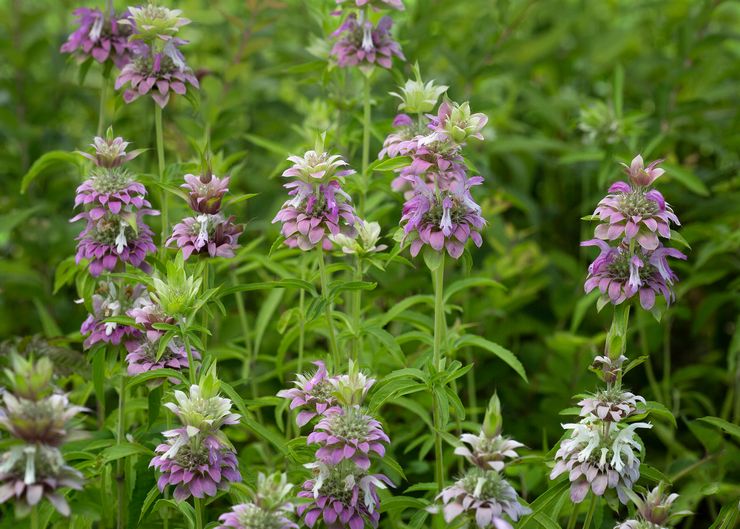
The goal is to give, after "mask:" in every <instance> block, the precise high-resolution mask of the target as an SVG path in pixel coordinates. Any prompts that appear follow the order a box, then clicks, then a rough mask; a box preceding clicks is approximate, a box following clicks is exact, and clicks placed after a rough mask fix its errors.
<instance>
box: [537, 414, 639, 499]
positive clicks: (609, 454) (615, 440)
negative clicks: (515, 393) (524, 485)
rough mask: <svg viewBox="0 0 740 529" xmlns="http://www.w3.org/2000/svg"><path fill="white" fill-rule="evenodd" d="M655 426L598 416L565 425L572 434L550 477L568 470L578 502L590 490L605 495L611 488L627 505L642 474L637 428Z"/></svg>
mask: <svg viewBox="0 0 740 529" xmlns="http://www.w3.org/2000/svg"><path fill="white" fill-rule="evenodd" d="M651 427H652V425H651V424H649V423H644V422H636V423H631V424H629V425H627V424H625V423H623V422H604V421H601V420H600V419H599V418H598V417H596V416H595V415H588V416H586V417H584V418H583V419H582V420H581V422H580V423H576V424H564V425H563V428H565V429H566V430H571V435H570V437H569V438H567V439H565V440H563V441H562V442H561V443H560V448H559V449H558V451H557V453H556V454H555V467H554V468H553V470H552V472H551V474H550V479H555V478H556V477H557V476H559V475H560V474H563V473H565V472H567V473H568V478H569V480H570V482H571V485H570V498H571V500H572V501H573V502H575V503H580V502H582V501H583V499H584V498H585V497H586V495H587V494H588V491H589V489H590V490H591V491H592V492H593V493H594V494H595V495H597V496H601V495H603V494H604V492H605V491H606V490H607V488H609V489H615V490H616V492H617V495H618V496H619V500H620V501H621V502H622V503H624V504H626V503H627V500H628V494H627V491H628V490H630V491H631V490H632V486H633V484H634V483H635V482H636V481H637V480H638V479H639V477H640V459H639V456H638V455H639V453H640V452H641V451H642V446H641V444H640V440H639V437H637V434H636V433H635V430H636V429H638V428H651Z"/></svg>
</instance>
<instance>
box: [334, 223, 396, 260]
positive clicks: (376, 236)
mask: <svg viewBox="0 0 740 529" xmlns="http://www.w3.org/2000/svg"><path fill="white" fill-rule="evenodd" d="M354 229H355V236H354V237H350V236H349V235H346V234H344V233H340V234H338V235H329V240H330V241H331V242H333V243H334V244H336V245H337V246H339V248H340V249H341V250H342V252H343V253H345V254H348V255H353V254H357V255H369V254H373V253H376V252H382V251H383V250H385V249H386V248H388V246H386V245H385V244H378V240H380V224H378V223H377V222H368V221H366V220H358V221H357V222H356V223H355V225H354Z"/></svg>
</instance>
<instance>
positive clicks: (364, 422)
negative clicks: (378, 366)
mask: <svg viewBox="0 0 740 529" xmlns="http://www.w3.org/2000/svg"><path fill="white" fill-rule="evenodd" d="M316 365H317V366H318V368H319V369H318V371H317V372H316V373H315V374H313V375H312V376H307V375H299V379H298V381H297V382H296V387H295V388H293V389H290V390H284V391H281V392H280V393H278V395H279V396H281V397H284V398H289V399H291V409H294V408H298V407H304V408H307V409H304V410H302V411H301V414H299V416H298V424H299V425H304V424H306V423H307V422H308V421H310V420H311V419H312V418H314V417H316V416H320V419H319V421H318V422H317V423H316V424H315V425H314V429H313V432H312V433H311V434H310V435H309V436H308V439H307V442H308V444H309V445H318V449H317V450H316V461H315V462H314V463H309V464H307V465H306V467H307V468H309V469H311V470H312V471H313V477H312V478H311V479H309V480H307V481H306V482H305V483H304V484H303V490H302V491H301V492H299V493H298V496H299V497H302V498H307V499H310V502H309V503H304V504H302V505H300V506H299V507H298V514H299V515H301V516H302V517H303V520H304V522H305V523H306V525H308V526H309V527H314V526H315V525H316V524H317V523H318V522H319V521H320V520H322V521H323V522H324V524H325V525H326V527H327V528H328V529H340V528H350V529H361V528H362V527H365V524H366V523H369V524H370V525H372V526H373V527H377V525H378V521H379V519H380V512H379V501H380V500H379V499H378V494H377V489H378V488H386V486H388V485H390V486H392V483H391V481H390V480H389V479H388V478H387V477H386V476H385V475H383V474H371V473H370V472H369V470H370V466H371V461H370V454H371V453H373V454H376V455H377V456H379V457H383V456H384V455H385V445H386V444H388V443H390V439H389V438H388V436H387V435H386V434H385V432H384V431H383V427H382V425H381V424H380V422H379V421H378V420H376V419H375V418H374V417H372V416H371V415H369V414H368V413H367V411H366V410H365V409H364V408H363V407H362V403H363V401H364V399H365V396H366V395H367V392H368V390H369V389H370V388H371V387H372V385H373V384H374V382H375V381H374V380H373V379H371V378H368V377H366V376H365V375H363V374H362V373H360V372H359V370H358V369H357V368H356V366H355V365H354V364H353V363H352V362H350V368H349V374H346V375H338V376H333V377H331V376H329V375H328V373H327V372H326V369H325V367H324V365H323V364H322V363H321V362H316Z"/></svg>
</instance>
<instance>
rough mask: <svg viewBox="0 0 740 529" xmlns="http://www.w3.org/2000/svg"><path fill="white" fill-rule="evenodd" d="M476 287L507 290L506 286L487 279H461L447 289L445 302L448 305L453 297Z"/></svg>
mask: <svg viewBox="0 0 740 529" xmlns="http://www.w3.org/2000/svg"><path fill="white" fill-rule="evenodd" d="M475 287H489V288H497V289H499V290H506V287H505V286H504V285H502V284H501V283H499V282H498V281H494V280H493V279H488V278H487V277H470V278H467V279H460V280H458V281H455V282H454V283H452V284H451V285H449V286H448V287H447V288H445V293H444V302H445V303H447V302H448V301H449V300H450V298H452V296H454V295H455V294H457V293H459V292H462V291H464V290H467V289H469V288H475Z"/></svg>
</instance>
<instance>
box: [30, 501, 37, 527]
mask: <svg viewBox="0 0 740 529" xmlns="http://www.w3.org/2000/svg"><path fill="white" fill-rule="evenodd" d="M31 529H39V506H38V505H34V506H33V507H31Z"/></svg>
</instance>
